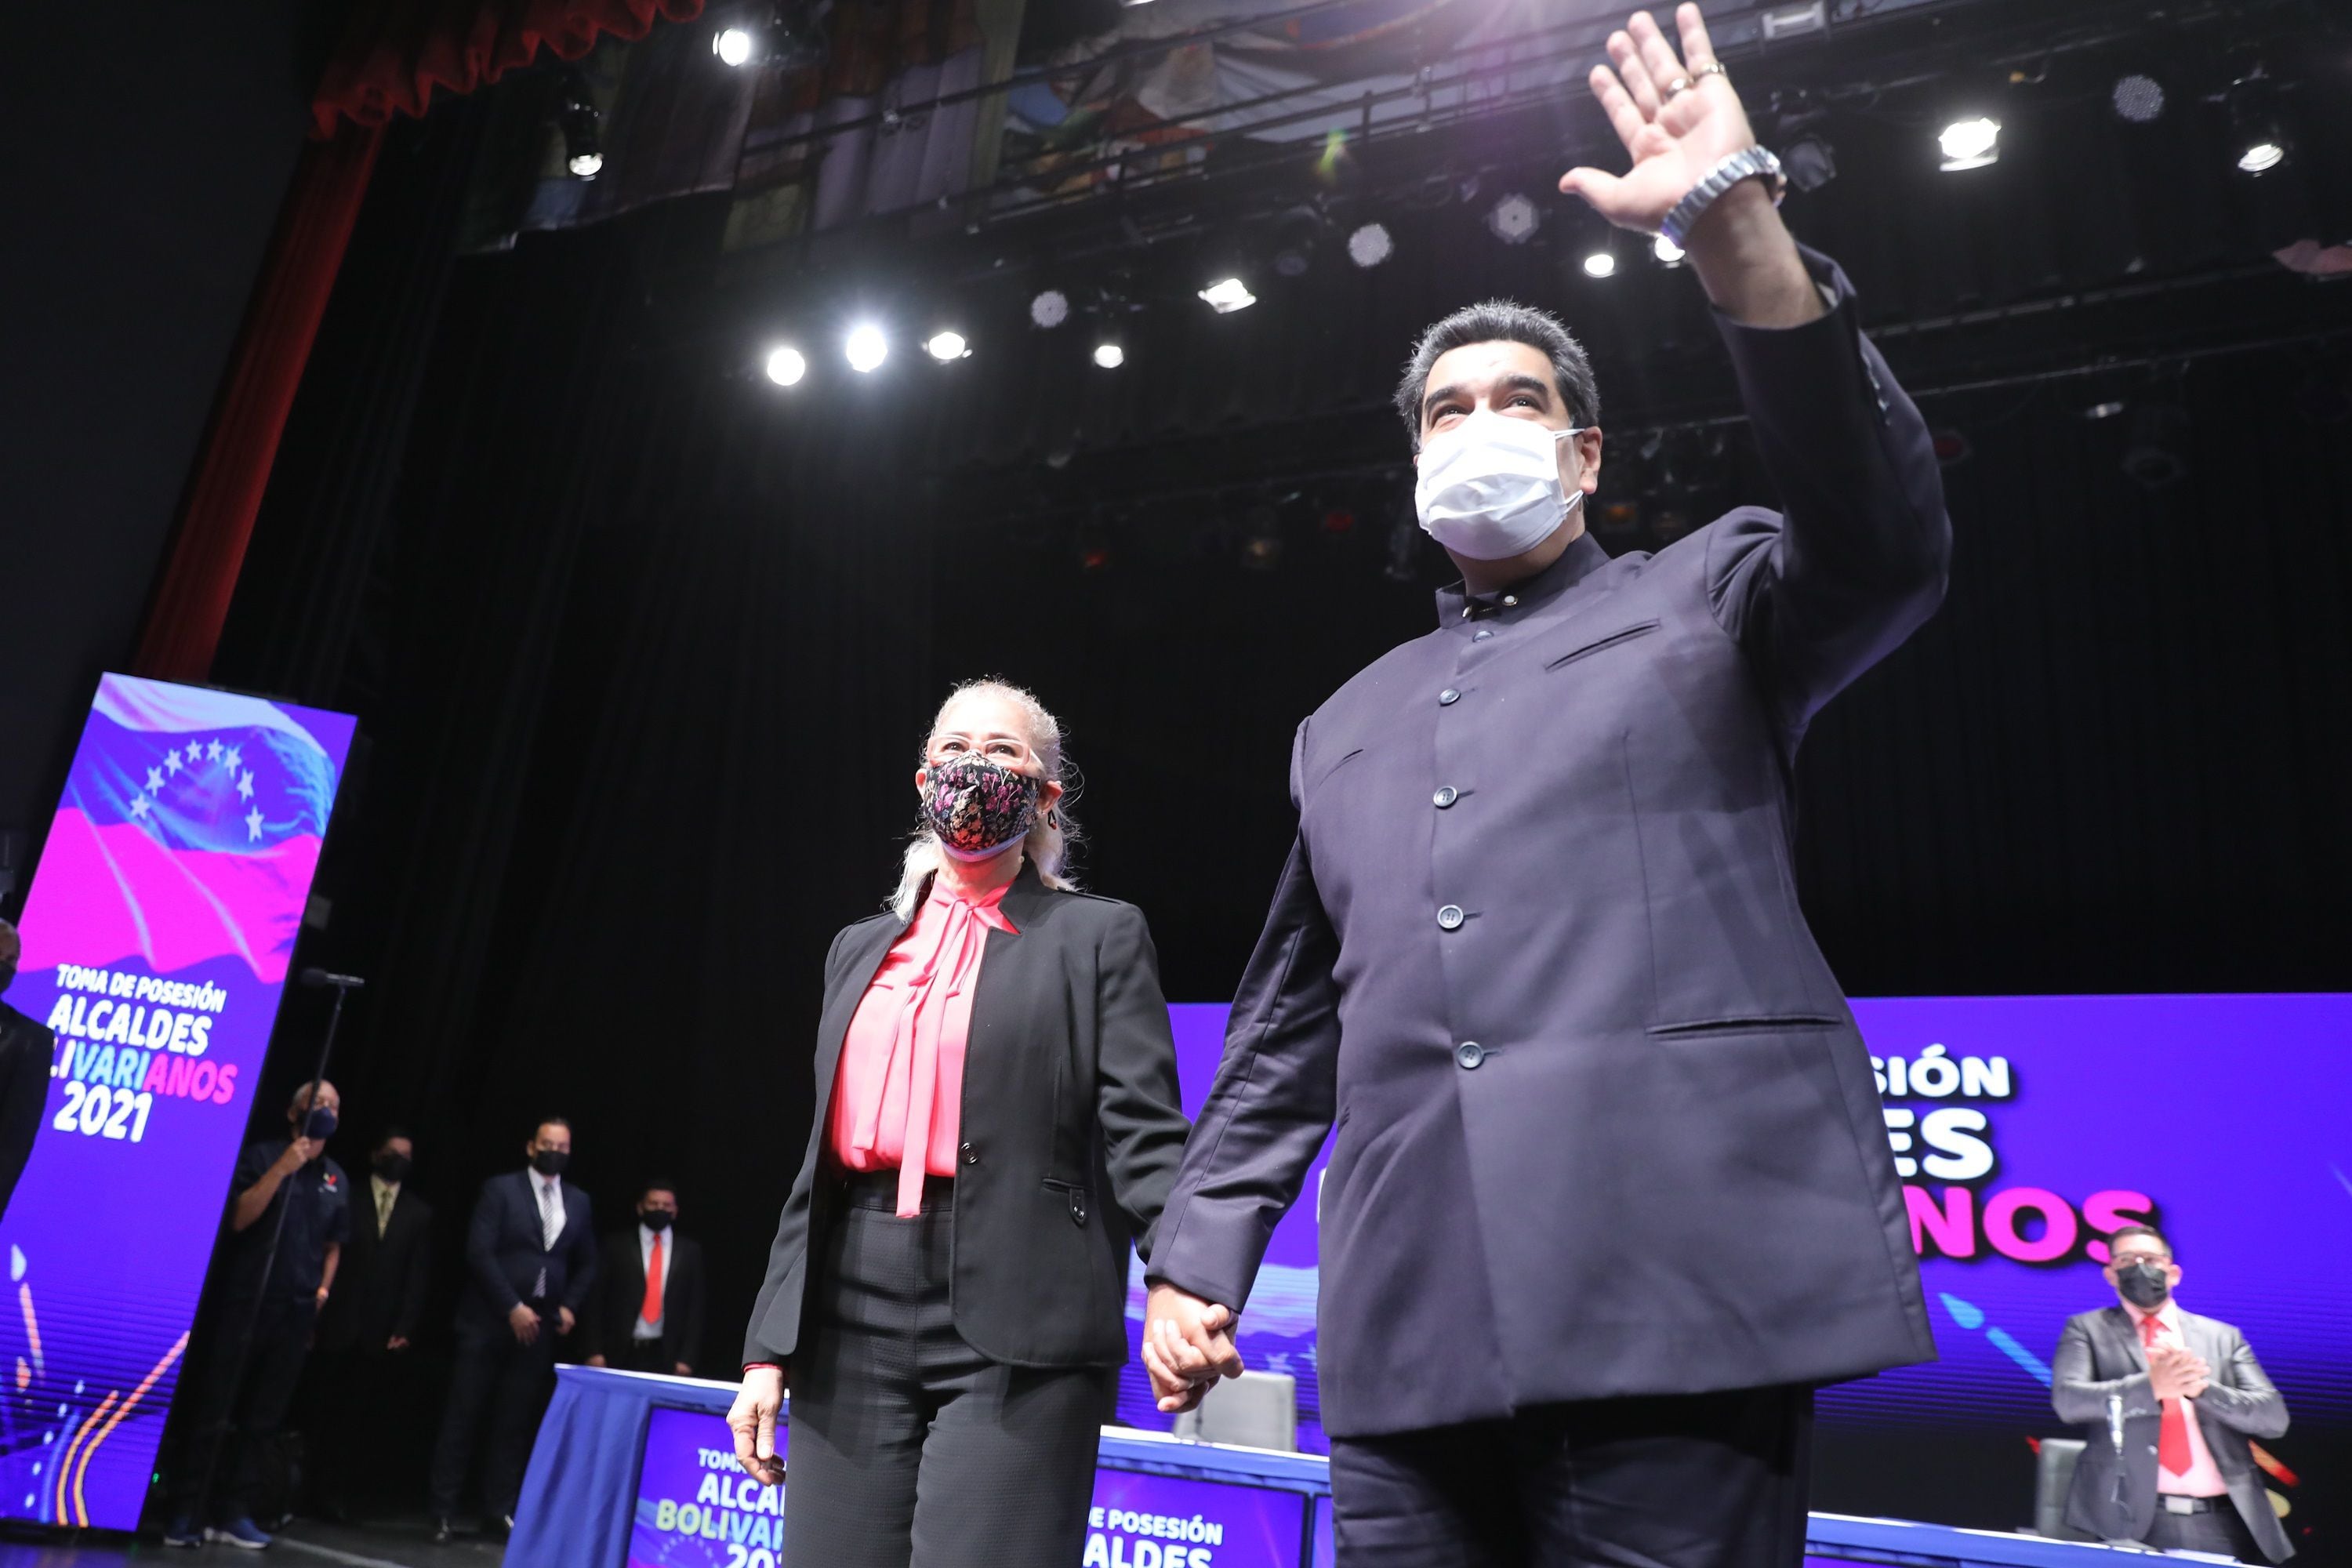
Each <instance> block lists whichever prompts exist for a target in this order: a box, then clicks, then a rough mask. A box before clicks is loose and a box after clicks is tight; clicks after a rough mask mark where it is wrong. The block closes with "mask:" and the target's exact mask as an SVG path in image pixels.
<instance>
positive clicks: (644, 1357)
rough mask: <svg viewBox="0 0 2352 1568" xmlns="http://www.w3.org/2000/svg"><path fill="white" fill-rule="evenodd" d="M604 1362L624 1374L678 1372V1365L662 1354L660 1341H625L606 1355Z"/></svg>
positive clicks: (633, 1339) (632, 1339)
mask: <svg viewBox="0 0 2352 1568" xmlns="http://www.w3.org/2000/svg"><path fill="white" fill-rule="evenodd" d="M604 1360H605V1362H606V1363H608V1364H609V1365H612V1366H615V1367H618V1368H619V1369H620V1370H621V1371H623V1372H667V1373H675V1372H676V1371H677V1363H676V1362H674V1361H672V1360H670V1358H669V1357H667V1355H664V1354H663V1353H662V1342H661V1341H659V1340H640V1339H635V1338H630V1339H625V1340H623V1341H622V1342H620V1343H619V1344H618V1345H616V1346H614V1348H613V1350H612V1351H610V1352H607V1353H606V1355H605V1357H604Z"/></svg>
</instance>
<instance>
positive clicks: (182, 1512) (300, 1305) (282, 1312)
mask: <svg viewBox="0 0 2352 1568" xmlns="http://www.w3.org/2000/svg"><path fill="white" fill-rule="evenodd" d="M252 1311H253V1302H252V1300H251V1298H247V1300H243V1301H235V1300H232V1301H224V1302H222V1303H221V1305H220V1309H219V1310H218V1312H217V1313H216V1314H215V1317H214V1321H212V1323H211V1324H210V1325H209V1326H208V1331H207V1334H206V1339H205V1352H204V1362H203V1363H202V1365H201V1366H200V1367H199V1368H198V1369H197V1372H196V1376H195V1380H194V1388H193V1389H192V1390H190V1397H188V1400H187V1403H186V1405H185V1406H184V1408H185V1409H186V1410H187V1411H188V1415H187V1417H186V1422H187V1425H186V1426H185V1428H184V1430H185V1432H186V1436H185V1437H184V1439H183V1440H182V1441H181V1443H180V1446H179V1452H178V1455H177V1457H176V1458H174V1459H173V1463H172V1465H171V1484H170V1486H169V1488H168V1489H167V1493H166V1495H167V1496H168V1498H169V1506H170V1509H171V1512H172V1516H173V1518H174V1519H180V1518H188V1519H194V1515H195V1512H196V1509H197V1506H198V1504H199V1503H200V1502H201V1501H202V1493H203V1490H204V1485H205V1467H206V1466H207V1465H208V1464H209V1465H210V1466H211V1468H212V1471H213V1487H212V1501H211V1505H210V1507H209V1508H208V1509H207V1510H206V1512H207V1513H208V1514H209V1515H210V1520H209V1522H212V1523H217V1524H226V1523H227V1522H229V1521H232V1520H237V1519H243V1518H245V1517H246V1516H247V1514H249V1513H250V1512H252V1510H253V1494H254V1489H255V1488H256V1486H257V1485H258V1483H259V1480H260V1459H261V1454H262V1450H263V1449H264V1448H266V1447H268V1444H269V1442H270V1440H271V1439H272V1438H274V1437H276V1436H278V1429H279V1428H280V1427H282V1426H285V1424H286V1413H287V1411H288V1410H289V1408H291V1407H292V1405H293V1403H294V1390H295V1388H296V1387H297V1385H299V1384H300V1382H301V1380H302V1363H303V1361H304V1360H305V1359H306V1358H307V1357H308V1356H309V1354H310V1325H311V1322H312V1321H313V1320H314V1319H315V1318H316V1316H317V1307H316V1304H315V1303H314V1302H313V1301H311V1300H310V1298H308V1297H301V1298H297V1299H293V1300H288V1299H286V1298H283V1297H280V1298H278V1299H275V1300H268V1301H265V1302H264V1303H263V1304H262V1309H261V1317H260V1319H259V1321H257V1322H255V1324H254V1328H253V1339H252V1345H253V1349H252V1353H251V1354H250V1355H248V1356H246V1357H245V1358H244V1362H245V1364H244V1368H243V1371H242V1373H240V1372H239V1369H238V1365H237V1363H238V1359H239V1352H240V1351H241V1350H242V1348H243V1346H244V1344H245V1340H246V1324H247V1321H249V1319H250V1315H251V1313H252ZM215 1448H217V1449H218V1450H219V1457H218V1458H216V1459H215V1458H214V1450H215ZM196 1522H197V1523H200V1524H201V1523H205V1522H207V1521H205V1520H197V1521H196Z"/></svg>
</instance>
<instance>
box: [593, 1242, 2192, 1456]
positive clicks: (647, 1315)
mask: <svg viewBox="0 0 2352 1568" xmlns="http://www.w3.org/2000/svg"><path fill="white" fill-rule="evenodd" d="M661 1244H662V1238H661V1233H660V1232H659V1231H656V1232H655V1233H654V1252H653V1256H652V1257H651V1258H646V1306H645V1310H644V1311H642V1312H640V1313H639V1314H638V1316H640V1317H642V1318H643V1319H645V1321H646V1322H648V1323H658V1322H660V1321H661V1277H662V1267H661ZM2168 1419H2169V1418H2168ZM2169 1440H2170V1439H2167V1441H2169ZM2185 1451H2186V1450H2184V1452H2185ZM2183 1468H2186V1466H2185V1465H2184V1467H2183Z"/></svg>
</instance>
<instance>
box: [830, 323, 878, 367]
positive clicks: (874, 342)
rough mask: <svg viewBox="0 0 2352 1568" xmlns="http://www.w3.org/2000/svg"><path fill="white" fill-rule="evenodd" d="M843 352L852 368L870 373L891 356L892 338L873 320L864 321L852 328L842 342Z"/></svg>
mask: <svg viewBox="0 0 2352 1568" xmlns="http://www.w3.org/2000/svg"><path fill="white" fill-rule="evenodd" d="M841 353H842V357H843V358H844V359H846V360H847V361H848V362H849V368H850V369H852V370H854V371H856V373H857V374H860V375H870V374H873V373H874V372H875V371H877V370H879V369H881V368H882V362H883V361H884V360H886V359H888V358H889V357H890V340H889V339H888V338H887V337H885V336H884V335H883V332H882V329H881V328H879V327H877V326H876V325H874V324H873V323H872V322H871V321H867V322H864V323H862V324H860V325H858V326H856V327H852V328H851V329H850V331H849V336H848V337H847V338H846V339H845V340H844V341H843V342H842V345H841Z"/></svg>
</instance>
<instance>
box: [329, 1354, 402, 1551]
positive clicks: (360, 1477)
mask: <svg viewBox="0 0 2352 1568" xmlns="http://www.w3.org/2000/svg"><path fill="white" fill-rule="evenodd" d="M415 1364H416V1361H415V1352H414V1351H388V1350H386V1349H384V1348H383V1345H382V1344H380V1343H379V1344H376V1345H374V1346H373V1347H370V1346H362V1345H343V1346H340V1347H338V1348H336V1349H334V1350H323V1349H322V1350H319V1351H316V1352H312V1354H311V1356H310V1377H309V1380H308V1383H307V1385H306V1392H305V1394H304V1395H303V1401H302V1405H303V1427H302V1430H303V1432H304V1434H305V1435H306V1436H308V1437H309V1438H310V1445H309V1448H308V1458H309V1461H310V1496H311V1500H312V1501H313V1502H314V1503H315V1504H316V1505H317V1506H319V1507H320V1508H321V1509H325V1510H340V1509H349V1508H353V1507H361V1506H364V1505H366V1504H369V1503H373V1502H379V1501H382V1500H383V1497H384V1494H385V1491H386V1489H385V1487H384V1484H383V1483H384V1478H385V1477H386V1476H387V1475H388V1474H391V1473H393V1472H394V1471H398V1470H401V1469H404V1468H405V1469H407V1470H408V1471H409V1474H410V1476H411V1481H410V1484H411V1485H414V1484H415V1482H414V1476H415V1470H414V1461H413V1460H412V1461H410V1464H409V1465H408V1466H403V1465H402V1464H401V1462H400V1458H399V1456H398V1454H397V1453H396V1452H395V1451H394V1434H395V1433H396V1432H399V1431H401V1430H403V1429H404V1427H405V1425H406V1422H407V1420H408V1418H409V1412H410V1410H411V1408H412V1406H411V1404H410V1388H409V1384H410V1382H411V1380H412V1378H413V1377H414V1375H415V1374H414V1373H413V1372H412V1370H411V1369H412V1368H414V1367H415ZM413 1451H414V1450H412V1452H413ZM412 1495H413V1494H412ZM412 1506H413V1505H412Z"/></svg>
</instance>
